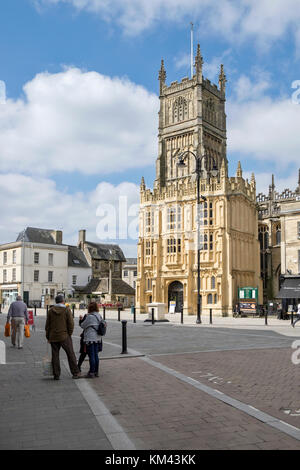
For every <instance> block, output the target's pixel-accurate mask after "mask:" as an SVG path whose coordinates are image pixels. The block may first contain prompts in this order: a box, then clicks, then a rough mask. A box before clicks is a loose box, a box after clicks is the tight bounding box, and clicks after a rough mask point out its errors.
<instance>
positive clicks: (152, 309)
mask: <svg viewBox="0 0 300 470" xmlns="http://www.w3.org/2000/svg"><path fill="white" fill-rule="evenodd" d="M151 313H152V325H154V323H155V321H154V308H151Z"/></svg>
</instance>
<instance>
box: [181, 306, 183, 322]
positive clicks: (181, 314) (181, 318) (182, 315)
mask: <svg viewBox="0 0 300 470" xmlns="http://www.w3.org/2000/svg"><path fill="white" fill-rule="evenodd" d="M181 324H182V325H183V310H181Z"/></svg>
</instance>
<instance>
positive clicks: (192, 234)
mask: <svg viewBox="0 0 300 470" xmlns="http://www.w3.org/2000/svg"><path fill="white" fill-rule="evenodd" d="M202 66H203V59H202V56H201V51H200V46H199V45H198V48H197V55H196V58H195V73H194V75H193V77H192V78H183V79H182V80H181V82H177V81H176V82H172V83H171V84H170V86H168V85H167V84H166V71H165V68H164V63H163V61H162V62H161V69H160V71H159V83H160V96H159V98H160V110H159V129H158V158H157V160H156V179H155V181H154V185H153V190H150V189H148V188H146V186H145V182H144V179H143V178H142V182H141V187H140V220H139V242H138V278H137V283H136V308H137V311H138V312H146V311H148V309H149V304H151V303H162V304H164V305H165V312H166V313H167V312H168V311H169V306H170V302H176V311H181V310H182V309H183V313H184V314H196V312H197V272H198V271H197V268H198V262H197V261H198V259H197V252H198V250H197V246H199V247H200V248H201V250H200V278H201V283H200V288H201V291H200V296H201V305H202V312H203V313H208V312H209V309H210V308H212V309H213V311H214V315H231V314H232V310H233V307H234V305H235V303H236V302H237V293H238V288H239V287H246V286H252V287H258V288H259V303H261V301H262V286H261V279H260V251H259V243H258V228H257V227H258V220H257V210H256V184H255V178H254V175H252V177H251V181H250V182H248V180H245V179H244V178H243V175H242V169H241V166H240V164H239V165H238V168H237V171H236V175H235V176H234V177H229V176H228V160H227V156H226V114H225V87H226V76H225V74H224V69H223V66H222V65H221V69H220V74H219V86H217V85H215V84H212V83H211V82H210V81H209V80H207V79H205V78H204V77H203V75H202ZM183 152H186V156H187V158H186V165H185V168H180V167H179V166H178V155H180V154H182V153H183ZM191 152H193V154H194V155H193V154H192V153H191ZM195 155H196V156H201V157H202V156H205V157H203V158H201V164H202V166H201V179H200V191H201V196H202V199H201V200H202V202H201V204H200V207H199V208H198V207H197V182H196V178H195V169H196V158H195ZM212 162H213V164H214V169H215V170H217V171H214V172H212V171H211V170H212ZM197 214H198V216H197ZM197 217H198V218H197Z"/></svg>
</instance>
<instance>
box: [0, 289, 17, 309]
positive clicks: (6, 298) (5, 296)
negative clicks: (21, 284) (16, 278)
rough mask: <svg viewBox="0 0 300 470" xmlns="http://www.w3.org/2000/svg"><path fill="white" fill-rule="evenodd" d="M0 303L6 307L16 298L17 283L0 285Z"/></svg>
mask: <svg viewBox="0 0 300 470" xmlns="http://www.w3.org/2000/svg"><path fill="white" fill-rule="evenodd" d="M0 289H1V304H2V307H3V308H5V307H8V306H9V305H10V304H11V303H12V302H14V301H15V300H17V296H18V294H19V293H18V286H17V284H10V285H6V286H1V287H0Z"/></svg>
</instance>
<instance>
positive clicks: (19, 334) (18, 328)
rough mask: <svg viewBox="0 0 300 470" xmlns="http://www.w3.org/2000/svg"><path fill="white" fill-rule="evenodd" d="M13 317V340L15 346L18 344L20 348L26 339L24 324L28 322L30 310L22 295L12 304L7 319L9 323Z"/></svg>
mask: <svg viewBox="0 0 300 470" xmlns="http://www.w3.org/2000/svg"><path fill="white" fill-rule="evenodd" d="M10 319H11V342H12V345H13V347H15V346H17V347H18V349H22V348H23V340H24V325H27V324H28V311H27V305H26V304H25V302H23V300H22V297H21V296H20V295H18V296H17V300H16V301H15V302H12V303H11V304H10V307H9V310H8V314H7V320H6V322H7V323H9V322H10Z"/></svg>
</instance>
